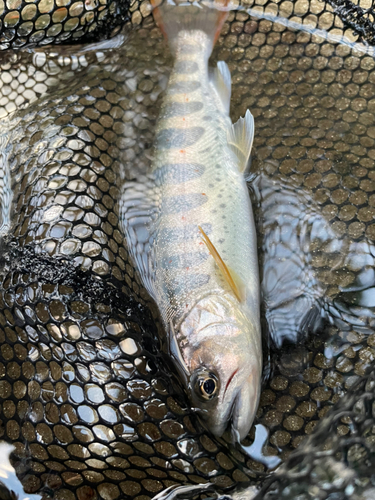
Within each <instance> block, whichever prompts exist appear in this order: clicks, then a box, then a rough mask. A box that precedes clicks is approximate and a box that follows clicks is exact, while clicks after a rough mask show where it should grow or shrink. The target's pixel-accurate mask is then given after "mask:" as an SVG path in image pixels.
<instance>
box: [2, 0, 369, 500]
mask: <svg viewBox="0 0 375 500" xmlns="http://www.w3.org/2000/svg"><path fill="white" fill-rule="evenodd" d="M303 6H305V7H306V6H307V7H306V8H308V5H307V3H306V4H305V3H304V2H302V3H301V5H300V6H299V7H298V8H300V9H302V7H303ZM284 7H285V6H284ZM285 8H286V7H285ZM323 8H324V4H322V6H320V4H319V5H315V4H311V9H312V10H314V9H315V10H316V12H315V13H314V16H316V17H317V18H319V19H320V25H319V26H320V27H321V28H325V29H328V30H330V29H331V27H332V26H333V27H332V30H333V32H334V30H335V29H336V30H339V29H340V21H339V20H338V19H337V18H336V19H334V16H333V15H332V14H331V13H330V12H329V11H328V12H326V13H323ZM319 16H320V17H319ZM323 16H324V17H323ZM310 21H311V19H310ZM334 22H335V25H334ZM122 40H123V41H122ZM121 43H123V45H121ZM113 44H114V46H116V42H113ZM118 44H119V45H121V46H120V47H117V48H116V47H115V48H113V49H108V48H105V47H103V46H101V47H95V46H94V47H92V49H91V50H90V49H88V48H87V47H85V48H84V47H78V48H69V49H67V48H64V49H59V48H54V49H43V50H41V49H36V50H35V51H34V52H30V53H27V52H7V53H3V54H2V74H1V79H2V82H3V86H2V88H1V92H2V100H1V101H0V105H1V106H3V108H2V116H3V117H4V118H3V120H2V123H1V131H0V134H1V135H0V140H1V144H2V157H1V162H0V168H1V169H2V170H3V179H4V184H3V186H0V196H1V201H2V227H3V232H4V233H6V231H8V228H9V227H10V230H9V232H8V233H7V236H6V237H5V238H4V239H3V242H2V252H3V254H2V255H3V262H2V291H1V301H0V309H1V314H0V325H1V330H0V335H1V348H0V361H1V365H0V375H1V379H0V398H1V400H0V402H1V413H0V418H1V420H2V427H1V431H2V437H3V439H4V440H6V441H8V442H12V443H13V444H14V445H15V452H14V454H13V455H12V463H13V465H14V466H15V468H16V471H17V474H18V477H19V478H20V480H21V481H22V484H23V485H24V488H25V491H26V492H28V493H32V494H35V493H41V494H42V495H44V497H45V498H51V497H53V498H55V499H59V498H61V499H64V500H65V499H68V500H70V499H79V500H83V499H86V498H87V499H91V498H93V499H94V498H98V499H105V500H107V499H116V498H120V497H121V495H126V498H139V499H141V498H142V500H146V499H147V498H152V497H153V496H154V495H155V494H156V493H158V492H160V491H162V490H163V489H164V488H166V487H168V486H170V485H172V484H183V483H188V484H197V483H202V482H206V481H212V482H213V483H214V484H216V485H218V486H220V487H222V488H227V487H230V486H233V485H235V484H239V483H241V482H245V481H248V480H249V479H250V480H251V481H252V482H254V481H263V479H264V473H265V472H266V471H267V466H268V467H273V466H275V465H276V464H277V463H280V462H284V461H285V460H287V459H288V457H289V455H290V454H291V452H293V451H294V450H296V449H298V450H299V449H301V450H305V451H304V452H303V451H302V452H301V453H306V448H305V447H304V446H307V445H304V444H302V445H301V443H302V442H303V440H304V439H305V438H306V436H308V435H310V434H311V435H312V436H315V435H316V436H318V437H317V438H316V439H317V442H316V443H315V444H314V445H309V446H314V447H315V448H314V449H318V448H319V446H318V444H317V443H318V442H319V443H320V441H321V439H323V437H325V436H326V435H327V434H324V433H323V437H322V435H318V434H315V433H314V429H315V427H316V425H317V423H318V422H319V421H320V420H326V419H328V418H329V416H328V415H327V414H328V412H329V411H330V409H331V408H332V407H333V406H334V405H335V404H336V403H337V402H338V401H339V400H340V398H341V397H342V396H344V395H345V394H346V392H347V391H348V390H349V389H350V388H351V387H357V385H356V384H359V386H358V387H362V386H361V384H364V383H365V382H364V377H365V373H366V370H367V369H369V368H370V367H371V366H372V364H373V361H374V357H375V334H374V333H373V331H374V314H375V311H374V308H375V299H374V287H375V278H374V275H375V273H374V259H375V250H374V241H375V171H374V159H375V148H374V145H375V133H374V130H375V128H374V127H375V126H374V117H373V116H374V113H373V107H374V103H373V100H374V96H375V81H374V78H373V68H374V66H375V63H374V60H373V58H372V57H371V56H370V55H367V54H366V53H365V52H364V51H361V50H356V49H352V48H351V47H350V46H349V45H347V44H339V43H332V42H329V41H327V40H324V39H322V38H321V37H318V36H315V35H312V34H311V33H308V32H303V31H299V32H296V31H293V30H289V29H288V28H287V27H285V26H283V25H282V24H279V23H275V22H271V21H269V20H259V19H257V18H255V17H249V16H248V14H246V13H245V12H237V13H232V14H231V17H230V22H229V23H228V24H227V25H226V26H225V29H224V31H223V36H222V37H221V38H220V39H219V43H218V47H217V50H216V52H215V53H214V56H213V62H212V64H213V63H214V62H215V61H216V60H220V59H222V60H226V61H227V63H228V65H229V67H230V69H231V72H232V84H233V97H232V107H231V110H232V118H233V119H234V120H236V119H237V118H238V117H239V116H240V115H243V114H244V112H245V111H246V109H247V108H250V109H251V111H252V113H253V115H254V118H255V124H256V134H255V141H254V149H253V158H252V172H253V179H252V186H253V187H252V198H253V202H254V206H255V208H256V217H257V228H258V232H259V248H260V265H261V272H262V288H263V298H264V307H263V317H264V321H263V322H264V332H265V338H266V339H268V338H269V339H270V340H269V349H265V352H266V353H268V352H269V354H270V359H271V362H270V363H269V364H268V363H267V365H266V371H269V372H270V376H269V378H268V379H267V380H266V382H265V386H264V390H263V394H262V398H261V404H260V407H259V410H258V414H257V419H256V422H255V424H256V425H257V429H259V430H260V431H263V432H261V433H260V434H259V437H258V439H259V440H263V441H264V435H265V434H268V436H269V437H268V441H267V442H266V444H265V445H264V446H263V448H262V455H263V456H261V457H259V450H258V451H257V450H255V452H254V448H252V449H253V458H251V457H250V458H249V457H248V456H246V454H245V452H244V451H241V450H240V449H234V448H233V447H232V446H230V445H228V444H227V443H226V442H225V440H220V441H217V440H214V439H213V438H212V437H211V436H210V435H209V433H208V432H206V431H205V430H204V429H203V428H202V427H201V425H200V424H199V422H198V420H197V418H196V416H195V415H194V412H193V411H192V410H190V409H189V408H188V407H187V399H186V398H185V396H184V395H183V393H182V391H181V389H180V387H179V385H178V383H177V382H176V381H175V379H174V378H173V377H172V378H171V371H170V369H169V368H168V367H166V366H165V361H164V360H163V359H162V357H161V355H160V342H159V340H158V337H159V333H160V332H159V331H158V329H157V327H158V325H157V313H156V310H155V307H154V305H153V304H152V303H151V302H150V301H149V298H148V295H147V293H146V292H145V291H144V289H143V288H142V285H141V280H140V278H139V276H138V274H137V271H136V270H135V269H134V267H133V265H132V263H131V261H130V259H129V257H128V249H127V242H126V241H124V238H123V233H122V228H121V221H120V220H119V210H118V203H119V200H120V199H121V196H122V184H123V182H124V180H125V179H126V178H127V179H132V178H135V177H139V176H140V174H143V173H145V172H146V171H147V168H148V167H149V164H150V158H151V155H152V145H153V143H154V135H153V131H154V126H155V122H156V119H157V116H158V112H159V109H160V103H161V97H162V92H163V89H164V88H165V84H166V81H167V78H168V74H169V71H170V67H171V59H170V56H169V54H168V51H167V49H166V47H165V44H164V42H163V40H162V37H161V34H160V32H159V30H158V29H157V28H155V27H154V25H153V22H152V20H151V19H150V18H148V19H146V21H145V24H144V26H143V27H142V28H141V29H138V30H137V31H135V32H133V31H132V30H130V31H129V32H128V33H125V38H124V39H120V41H119V43H118ZM28 82H29V83H28ZM30 82H33V83H32V84H30ZM36 83H37V85H36ZM38 85H39V86H38ZM26 103H29V104H28V105H27V106H25V104H26ZM17 106H21V108H20V109H19V110H18V111H17V112H16V113H14V114H11V115H9V112H11V111H12V110H14V109H16V108H17ZM10 187H11V188H12V192H13V201H12V205H11V206H10V205H9V202H8V203H5V202H3V200H7V199H9V198H7V196H8V197H9V192H10V191H9V189H10ZM267 343H268V340H267V342H266V344H267ZM265 347H267V345H265ZM266 358H267V355H266ZM266 360H267V359H266ZM362 379H363V381H362ZM366 383H367V382H366ZM364 390H365V389H363V388H362V389H357V391H358V392H357V393H356V394H362V392H363V391H364ZM361 391H362V392H361ZM356 397H357V396H356ZM340 419H341V420H340V422H336V421H335V422H336V423H335V426H334V427H333V428H334V429H335V432H336V433H337V435H338V436H341V437H342V436H348V437H350V436H356V435H359V434H360V435H362V434H363V433H362V431H356V430H355V429H354V428H353V426H352V424H351V421H350V420H348V418H347V417H345V416H344V417H342V418H341V417H340ZM327 422H328V420H327ZM327 425H328V424H327ZM325 432H327V433H328V432H333V431H325ZM363 432H364V431H363ZM361 433H362V434H361ZM319 436H320V437H319ZM253 437H254V429H253V430H252V431H251V432H250V437H249V438H248V439H247V440H245V441H244V443H243V446H244V447H245V449H246V450H248V451H249V449H250V448H251V443H252V439H253ZM311 439H315V438H314V437H312V438H311ZM263 441H262V442H263ZM309 442H310V443H311V441H309ZM369 443H370V444H369V446H370V448H369V449H370V451H371V450H372V451H373V441H372V437H371V438H369ZM300 445H301V446H300ZM299 447H300V448H299ZM371 447H372V448H371ZM258 448H259V447H258ZM310 449H311V448H310ZM250 452H251V450H250ZM365 462H366V461H365ZM368 470H371V469H368ZM363 476H364V477H365V476H366V470H365V471H364V472H363ZM368 481H369V480H368ZM364 484H365V483H364ZM366 484H367V483H366ZM366 484H365V486H366ZM368 484H369V483H368ZM270 498H272V497H270ZM291 498H292V497H291Z"/></svg>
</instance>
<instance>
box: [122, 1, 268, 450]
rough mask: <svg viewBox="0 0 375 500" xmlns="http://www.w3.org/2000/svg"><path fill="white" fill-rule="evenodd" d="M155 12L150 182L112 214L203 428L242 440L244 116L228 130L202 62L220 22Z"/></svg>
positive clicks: (249, 284)
mask: <svg viewBox="0 0 375 500" xmlns="http://www.w3.org/2000/svg"><path fill="white" fill-rule="evenodd" d="M216 7H217V5H216V4H213V3H210V4H207V5H205V6H198V5H197V4H196V3H195V4H190V5H189V4H187V3H184V4H183V5H178V4H171V3H170V2H168V3H167V2H164V4H162V5H160V6H158V7H157V8H155V9H154V17H155V19H156V21H157V23H158V25H159V26H160V27H161V29H162V31H163V33H164V34H165V36H166V38H167V39H168V42H169V46H170V49H171V51H172V54H173V56H174V65H173V70H172V73H171V75H170V78H169V83H168V87H167V90H166V95H165V98H164V102H163V104H162V108H161V112H160V116H159V119H158V123H157V129H156V141H155V151H154V157H153V163H152V172H151V173H150V175H148V176H147V178H144V179H138V181H137V182H128V183H127V185H126V189H125V191H124V195H123V198H122V200H121V203H120V204H121V212H122V215H123V222H124V228H125V232H126V235H127V238H128V241H131V242H132V245H131V247H132V249H131V251H132V252H133V257H134V258H135V261H136V263H137V267H138V269H139V271H140V274H141V277H142V279H143V283H144V285H145V286H146V288H147V289H148V291H149V292H150V294H151V295H152V297H153V298H154V300H155V301H156V303H157V305H158V307H159V310H160V313H161V317H162V319H163V322H164V325H165V328H166V332H167V338H168V345H169V354H170V356H171V357H172V359H173V361H174V363H175V365H176V368H177V370H178V373H179V374H180V376H181V378H182V381H183V383H184V385H185V388H186V391H187V393H188V395H189V398H190V401H191V404H192V405H193V407H194V408H197V409H198V411H199V414H200V416H201V419H202V420H203V421H204V422H205V423H206V426H207V428H208V429H209V430H210V431H211V432H212V433H213V434H214V435H215V436H221V435H222V434H223V432H224V431H225V430H226V428H227V427H228V426H229V427H230V428H231V430H232V435H233V436H234V438H235V439H237V440H239V439H243V438H244V437H245V436H246V435H247V433H248V432H249V430H250V427H251V425H252V422H253V419H254V416H255V413H256V411H257V407H258V402H259V395H260V380H261V372H262V346H261V328H260V313H259V303H260V299H259V295H260V292H259V289H260V285H259V276H258V261H257V243H256V231H255V225H254V219H253V214H252V207H251V202H250V198H249V192H248V187H247V183H246V180H245V177H246V174H247V172H248V168H249V160H250V152H251V147H252V143H253V137H254V119H253V116H252V115H251V113H250V111H249V110H248V111H247V112H246V114H245V117H244V118H240V119H239V120H238V121H237V122H236V123H235V124H232V122H231V119H230V117H229V107H230V97H231V75H230V71H229V68H228V66H227V64H226V63H225V62H223V61H221V62H219V63H218V64H217V67H216V68H215V69H209V66H208V59H209V57H210V55H211V52H212V49H213V46H214V43H215V41H216V38H217V37H218V35H219V33H220V30H221V28H222V25H223V23H224V21H225V19H226V15H227V13H226V12H225V11H224V9H223V8H219V9H218V8H216Z"/></svg>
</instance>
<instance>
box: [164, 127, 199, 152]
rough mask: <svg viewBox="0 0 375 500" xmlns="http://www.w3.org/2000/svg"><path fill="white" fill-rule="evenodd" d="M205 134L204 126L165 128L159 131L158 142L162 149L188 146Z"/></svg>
mask: <svg viewBox="0 0 375 500" xmlns="http://www.w3.org/2000/svg"><path fill="white" fill-rule="evenodd" d="M203 134H204V128H203V127H190V128H185V129H181V128H165V129H164V130H161V131H160V132H159V133H158V135H157V137H156V143H157V147H158V148H160V149H171V148H187V147H189V146H192V145H193V144H195V143H196V142H197V141H198V140H199V139H200V138H201V137H202V135H203Z"/></svg>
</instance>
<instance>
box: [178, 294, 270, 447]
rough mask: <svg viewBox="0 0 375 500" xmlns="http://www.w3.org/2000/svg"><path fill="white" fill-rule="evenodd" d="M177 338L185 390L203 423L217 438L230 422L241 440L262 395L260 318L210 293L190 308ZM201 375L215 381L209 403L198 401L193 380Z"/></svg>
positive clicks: (236, 304) (233, 301)
mask: <svg viewBox="0 0 375 500" xmlns="http://www.w3.org/2000/svg"><path fill="white" fill-rule="evenodd" d="M177 337H178V344H179V347H180V351H181V356H182V358H183V360H184V364H185V366H186V368H187V370H188V372H189V374H190V376H189V384H188V387H187V390H188V393H189V396H190V399H191V402H192V404H193V406H194V407H195V408H197V409H199V410H201V411H200V415H201V419H202V420H203V421H204V422H205V424H206V427H207V428H208V430H209V431H210V432H212V434H214V435H215V436H217V437H219V436H221V435H222V434H223V433H224V431H225V430H226V428H227V427H228V425H230V426H231V427H232V430H233V433H234V434H235V435H238V436H239V437H240V439H243V438H244V437H245V436H246V435H247V433H248V431H249V430H250V427H251V425H252V423H253V420H254V417H255V414H256V411H257V408H258V402H259V395H260V380H261V372H262V352H261V335H260V325H259V324H258V321H257V320H256V319H255V321H252V320H251V319H249V318H248V317H247V316H246V315H245V314H244V311H243V310H242V309H241V304H238V301H237V299H235V298H234V297H229V296H225V295H224V296H209V297H205V298H204V299H202V300H201V301H200V302H198V304H197V305H196V306H195V307H194V308H193V309H192V310H191V311H190V314H189V315H188V316H187V318H185V321H184V322H183V323H182V324H181V326H180V329H179V335H177ZM202 373H204V374H208V376H209V374H212V376H213V377H215V378H216V380H217V385H218V387H217V392H216V394H215V397H212V399H210V400H208V401H205V400H203V399H202V397H201V394H200V393H199V384H197V383H196V380H197V377H199V376H200V374H202ZM206 376H207V375H206Z"/></svg>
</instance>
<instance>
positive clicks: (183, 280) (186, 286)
mask: <svg viewBox="0 0 375 500" xmlns="http://www.w3.org/2000/svg"><path fill="white" fill-rule="evenodd" d="M209 281H210V276H209V275H208V274H190V273H189V274H184V275H182V276H178V277H176V278H174V279H172V280H170V282H169V283H168V285H169V286H168V288H169V290H170V292H171V293H172V294H173V295H177V294H180V293H181V292H184V291H191V290H194V289H195V288H199V287H201V286H203V285H205V284H206V283H208V282H209Z"/></svg>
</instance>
